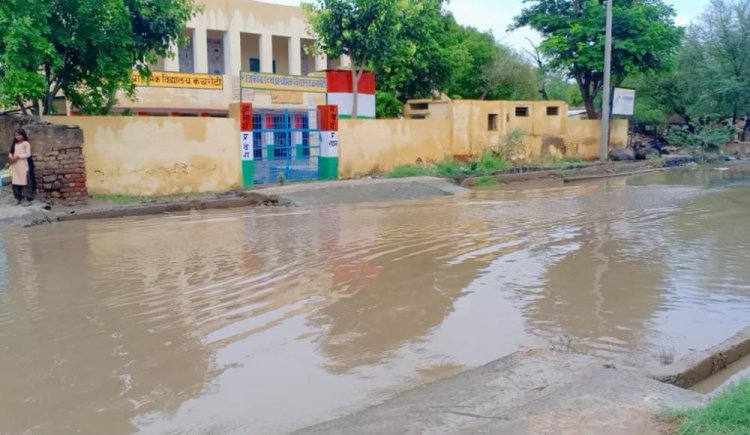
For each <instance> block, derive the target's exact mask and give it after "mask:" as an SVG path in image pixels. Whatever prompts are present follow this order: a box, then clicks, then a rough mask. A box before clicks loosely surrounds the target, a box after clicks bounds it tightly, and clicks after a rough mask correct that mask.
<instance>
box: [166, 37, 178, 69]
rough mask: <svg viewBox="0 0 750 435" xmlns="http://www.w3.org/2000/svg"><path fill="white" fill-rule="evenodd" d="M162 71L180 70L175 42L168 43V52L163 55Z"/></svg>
mask: <svg viewBox="0 0 750 435" xmlns="http://www.w3.org/2000/svg"><path fill="white" fill-rule="evenodd" d="M164 71H169V72H180V58H179V56H178V49H177V44H175V43H172V44H170V45H169V53H168V54H167V55H166V56H164Z"/></svg>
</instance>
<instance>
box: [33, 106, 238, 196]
mask: <svg viewBox="0 0 750 435" xmlns="http://www.w3.org/2000/svg"><path fill="white" fill-rule="evenodd" d="M46 120H47V121H50V122H53V123H56V124H73V125H78V126H80V127H81V128H82V129H83V137H84V145H83V150H84V155H85V157H86V175H87V185H88V190H89V193H91V194H95V195H96V194H98V195H143V196H162V195H173V194H180V193H188V192H221V191H227V190H231V189H236V188H239V187H240V164H241V162H240V154H239V145H238V142H239V125H238V123H237V120H236V119H231V118H187V117H175V118H168V117H127V116H98V117H87V116H74V117H58V116H54V117H48V118H46Z"/></svg>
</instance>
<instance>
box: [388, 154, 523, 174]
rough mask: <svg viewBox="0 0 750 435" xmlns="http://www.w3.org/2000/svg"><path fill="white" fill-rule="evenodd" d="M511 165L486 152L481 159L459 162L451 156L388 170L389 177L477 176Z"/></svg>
mask: <svg viewBox="0 0 750 435" xmlns="http://www.w3.org/2000/svg"><path fill="white" fill-rule="evenodd" d="M509 167H510V165H509V164H508V162H507V161H505V160H504V159H503V158H502V157H500V156H498V155H496V154H494V153H490V152H488V153H485V154H483V155H482V157H481V158H480V159H479V160H472V161H471V162H469V163H463V162H459V161H457V160H453V159H450V158H445V159H443V160H441V161H439V162H437V163H435V164H434V165H424V166H422V165H406V166H399V167H397V168H395V169H393V170H392V171H390V172H388V173H387V174H386V176H387V177H388V178H406V177H421V176H435V175H437V176H440V177H447V178H453V177H460V176H469V177H471V176H477V175H488V174H494V173H496V172H501V171H504V170H506V169H508V168H509Z"/></svg>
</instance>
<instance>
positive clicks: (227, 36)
mask: <svg viewBox="0 0 750 435" xmlns="http://www.w3.org/2000/svg"><path fill="white" fill-rule="evenodd" d="M241 41H242V38H241V36H240V31H239V30H233V29H229V30H228V31H227V32H226V33H224V74H229V75H230V76H236V75H238V74H239V73H240V69H241V68H242V46H241Z"/></svg>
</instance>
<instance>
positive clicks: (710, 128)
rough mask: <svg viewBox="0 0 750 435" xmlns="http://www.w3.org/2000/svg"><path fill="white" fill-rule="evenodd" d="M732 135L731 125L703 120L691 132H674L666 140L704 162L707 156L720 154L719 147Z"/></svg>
mask: <svg viewBox="0 0 750 435" xmlns="http://www.w3.org/2000/svg"><path fill="white" fill-rule="evenodd" d="M734 135H735V130H734V127H733V126H732V125H726V124H725V125H722V124H720V123H716V122H712V121H711V120H710V118H708V119H705V118H704V119H703V120H702V121H701V122H700V123H698V125H696V126H694V128H693V131H687V130H678V131H674V132H672V133H670V134H669V135H668V136H667V140H668V141H669V143H670V144H672V145H675V146H679V147H682V148H684V149H685V150H686V151H688V152H690V153H691V154H692V155H693V156H695V157H696V158H697V159H698V160H700V161H705V160H706V155H707V154H709V153H718V152H720V151H721V147H722V146H723V145H725V144H726V143H727V142H729V141H731V140H732V138H734Z"/></svg>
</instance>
